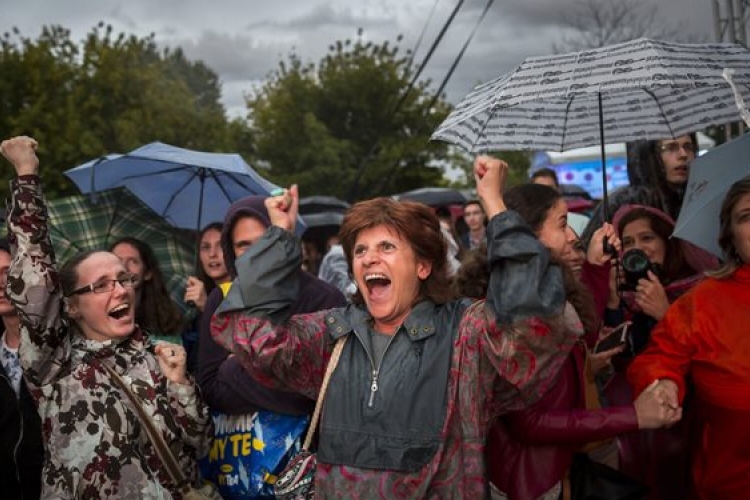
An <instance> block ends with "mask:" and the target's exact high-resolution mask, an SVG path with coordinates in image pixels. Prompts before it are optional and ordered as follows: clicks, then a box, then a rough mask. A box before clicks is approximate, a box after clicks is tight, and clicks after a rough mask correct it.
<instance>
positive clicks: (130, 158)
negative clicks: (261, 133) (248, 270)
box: [65, 142, 277, 229]
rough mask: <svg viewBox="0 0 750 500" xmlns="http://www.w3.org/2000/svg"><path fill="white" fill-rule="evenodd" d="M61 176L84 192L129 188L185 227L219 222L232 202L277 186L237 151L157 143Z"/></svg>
mask: <svg viewBox="0 0 750 500" xmlns="http://www.w3.org/2000/svg"><path fill="white" fill-rule="evenodd" d="M65 175H67V176H68V177H69V178H70V179H71V180H72V181H73V182H74V183H75V184H76V185H77V186H78V189H80V190H81V192H83V193H93V192H98V191H101V190H104V189H110V188H113V187H121V186H122V187H127V188H128V189H129V190H130V191H131V192H132V193H133V194H134V195H135V196H137V197H138V198H139V199H141V200H142V201H143V202H144V203H145V204H146V205H148V206H149V207H151V209H153V210H154V211H155V212H156V213H157V214H159V215H160V216H162V217H164V218H165V219H166V220H167V221H168V222H169V223H170V224H172V225H174V226H176V227H179V228H185V229H200V228H202V227H203V226H205V225H206V224H209V223H211V222H217V221H222V220H223V219H224V214H225V213H226V211H227V208H229V205H230V204H231V203H232V202H234V201H236V200H238V199H240V198H242V197H244V196H248V195H252V194H255V195H269V194H270V193H271V191H273V190H274V189H275V188H276V187H277V186H276V185H274V184H272V183H270V182H269V181H267V180H266V179H264V178H263V177H261V176H260V175H259V174H258V173H257V172H255V171H254V170H253V169H252V168H250V166H249V165H248V164H247V163H245V161H244V160H243V159H242V157H241V156H240V155H237V154H224V153H205V152H201V151H191V150H189V149H183V148H178V147H175V146H170V145H168V144H164V143H161V142H154V143H151V144H147V145H145V146H142V147H140V148H138V149H136V150H134V151H131V152H130V153H128V154H125V155H122V156H118V155H112V157H104V158H100V159H98V160H94V161H91V162H88V163H85V164H83V165H80V166H78V167H75V168H73V169H70V170H68V171H66V172H65Z"/></svg>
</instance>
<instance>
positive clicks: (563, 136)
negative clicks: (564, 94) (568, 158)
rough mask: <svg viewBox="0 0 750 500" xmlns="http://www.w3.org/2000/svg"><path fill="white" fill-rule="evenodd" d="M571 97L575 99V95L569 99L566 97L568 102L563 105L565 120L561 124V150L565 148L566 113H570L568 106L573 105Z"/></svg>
mask: <svg viewBox="0 0 750 500" xmlns="http://www.w3.org/2000/svg"><path fill="white" fill-rule="evenodd" d="M573 99H575V96H574V95H572V96H570V99H568V104H567V105H566V106H565V120H564V121H563V126H562V140H561V141H560V151H563V150H564V149H565V136H566V135H567V131H568V114H569V113H570V106H571V105H573Z"/></svg>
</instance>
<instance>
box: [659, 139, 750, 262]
mask: <svg viewBox="0 0 750 500" xmlns="http://www.w3.org/2000/svg"><path fill="white" fill-rule="evenodd" d="M748 175H750V134H745V135H743V136H742V137H740V138H737V139H734V140H733V141H730V142H727V143H726V144H722V145H721V146H719V147H716V148H714V149H712V150H711V151H709V152H708V153H706V154H704V155H703V156H701V157H699V158H697V159H696V160H695V161H694V162H693V163H692V165H691V166H690V177H689V178H688V184H687V190H686V192H685V199H684V201H683V202H682V209H681V210H680V216H679V217H678V219H677V223H676V224H675V228H674V234H673V235H674V236H675V237H677V238H681V239H683V240H687V241H689V242H691V243H693V244H694V245H696V246H699V247H701V248H703V249H704V250H708V251H709V252H711V253H712V254H714V255H716V256H718V257H722V254H721V248H720V247H719V242H718V239H719V213H720V212H721V204H722V202H723V201H724V196H725V195H726V194H727V192H728V191H729V187H730V186H731V185H732V184H734V183H735V182H737V181H738V180H740V179H742V178H744V177H747V176H748Z"/></svg>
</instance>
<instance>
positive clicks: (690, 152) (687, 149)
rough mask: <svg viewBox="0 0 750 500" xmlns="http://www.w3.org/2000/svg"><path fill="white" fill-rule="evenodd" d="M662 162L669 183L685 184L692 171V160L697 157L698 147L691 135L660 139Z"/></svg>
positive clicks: (674, 184)
mask: <svg viewBox="0 0 750 500" xmlns="http://www.w3.org/2000/svg"><path fill="white" fill-rule="evenodd" d="M659 152H660V155H661V162H662V165H664V175H665V177H666V179H667V183H668V184H670V185H673V186H684V185H685V183H687V181H688V174H689V173H690V162H692V161H693V160H694V159H695V155H696V148H695V144H694V143H693V140H692V139H691V137H690V136H689V135H683V136H682V137H678V138H677V139H670V140H664V141H659Z"/></svg>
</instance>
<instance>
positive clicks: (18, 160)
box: [0, 135, 39, 177]
mask: <svg viewBox="0 0 750 500" xmlns="http://www.w3.org/2000/svg"><path fill="white" fill-rule="evenodd" d="M38 145H39V143H37V142H36V140H34V139H32V138H31V137H28V136H25V135H20V136H17V137H13V138H11V139H7V140H5V141H3V142H2V143H0V153H2V155H3V156H5V158H6V159H7V160H8V161H9V162H11V163H12V164H13V166H14V167H15V169H16V175H18V176H19V177H20V176H22V175H38V174H39V158H37V156H36V148H37V146H38Z"/></svg>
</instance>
